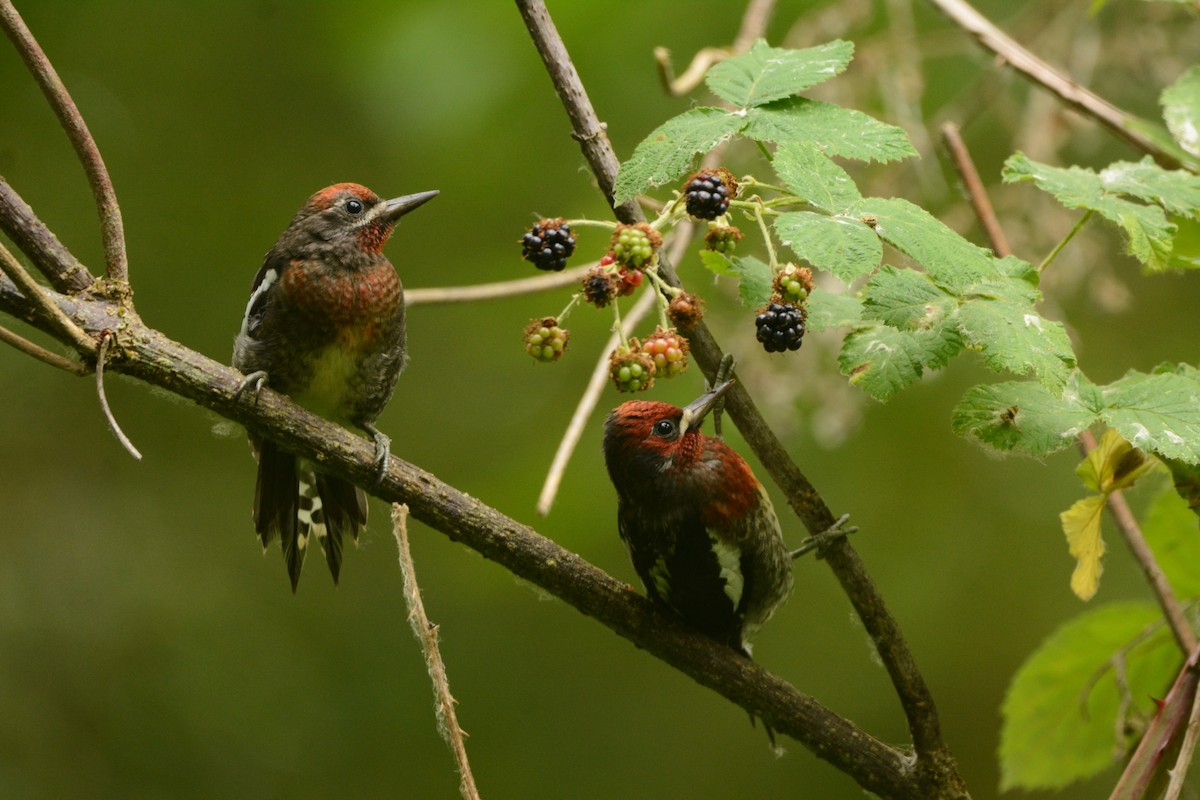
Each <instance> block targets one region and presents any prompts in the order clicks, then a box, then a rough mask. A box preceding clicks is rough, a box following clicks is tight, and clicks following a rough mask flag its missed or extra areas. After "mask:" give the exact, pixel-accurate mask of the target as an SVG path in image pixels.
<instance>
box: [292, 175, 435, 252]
mask: <svg viewBox="0 0 1200 800" xmlns="http://www.w3.org/2000/svg"><path fill="white" fill-rule="evenodd" d="M437 194H438V193H437V192H436V191H432V192H418V193H417V194H410V195H405V196H404V197H397V198H394V199H392V200H382V199H380V197H379V195H377V194H375V193H374V192H372V191H371V190H370V189H368V188H367V187H365V186H361V185H359V184H357V183H335V184H334V185H333V186H327V187H325V188H324V189H322V190H321V191H319V192H317V193H316V194H314V195H313V196H312V197H310V198H308V202H307V203H305V204H304V208H302V209H300V211H299V213H297V214H296V218H295V219H293V220H292V224H291V225H290V226H289V232H295V233H296V234H298V235H300V236H301V237H303V238H305V239H308V240H309V241H317V242H327V243H329V244H330V245H332V246H333V247H334V248H353V249H354V250H357V251H360V252H362V253H365V254H368V255H371V256H378V255H379V254H380V253H381V252H382V251H383V246H384V244H386V243H387V240H388V238H389V237H390V236H391V235H392V231H393V230H394V229H395V227H396V221H397V220H399V219H400V217H402V216H404V215H405V214H407V213H408V212H409V211H412V210H413V209H414V208H417V207H418V206H420V205H423V204H425V203H427V202H429V201H430V200H432V199H433V198H434V197H436V196H437Z"/></svg>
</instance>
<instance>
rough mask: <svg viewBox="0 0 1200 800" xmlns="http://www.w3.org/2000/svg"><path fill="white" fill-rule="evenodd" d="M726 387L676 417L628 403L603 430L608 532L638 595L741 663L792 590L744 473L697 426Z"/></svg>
mask: <svg viewBox="0 0 1200 800" xmlns="http://www.w3.org/2000/svg"><path fill="white" fill-rule="evenodd" d="M732 385H733V382H732V381H727V382H725V383H722V384H721V385H719V386H717V387H716V388H715V389H713V390H711V391H709V392H706V393H705V394H703V395H701V396H700V397H699V398H698V399H696V400H695V401H694V402H692V403H691V404H689V405H688V406H686V407H685V408H679V407H677V406H673V405H670V404H668V403H656V402H647V401H637V400H635V401H632V402H628V403H623V404H622V405H620V406H618V407H617V408H616V410H614V411H613V412H612V413H611V414H610V415H609V417H608V420H607V422H606V423H605V425H604V460H605V463H606V464H607V466H608V474H609V477H610V478H611V479H612V482H613V486H615V487H616V490H617V497H618V506H617V523H618V526H619V529H620V533H621V538H622V539H623V540H624V542H625V546H626V547H627V548H628V550H629V556H630V558H631V559H632V560H633V567H634V569H635V570H636V571H637V574H638V576H639V577H640V578H641V579H642V583H643V584H645V586H646V593H647V594H648V595H649V596H650V598H651V599H652V600H654V601H656V602H659V603H662V604H664V605H665V606H667V607H668V608H669V609H671V610H672V611H674V612H675V613H676V614H677V615H679V616H680V617H682V618H683V619H684V620H685V621H686V622H687V623H689V624H690V625H691V626H692V627H694V628H696V629H698V630H700V631H702V632H704V633H706V634H707V635H708V636H710V637H712V638H713V639H716V640H717V641H719V642H722V643H724V644H726V645H728V646H729V647H732V648H733V649H734V650H736V651H738V652H739V653H742V654H743V655H746V656H749V655H750V646H749V644H748V643H747V641H746V640H747V637H749V636H750V635H752V634H753V633H754V632H755V631H756V630H758V628H759V627H760V626H761V625H762V624H763V623H764V622H766V621H767V620H768V619H769V618H770V617H771V615H772V614H773V613H774V612H775V609H777V608H778V607H779V606H780V605H781V604H782V603H783V601H784V600H786V599H787V596H788V594H789V593H790V592H791V589H792V553H790V552H789V551H788V549H787V547H786V546H785V545H784V542H783V535H782V534H781V533H780V530H779V519H778V518H777V517H776V516H775V509H774V508H773V507H772V506H771V500H770V498H769V497H767V493H766V490H765V489H764V488H763V486H762V484H760V483H759V482H758V479H757V478H755V477H754V473H753V472H751V471H750V466H749V465H748V464H747V463H746V462H745V460H744V459H742V457H741V456H739V455H738V454H737V453H736V452H734V450H733V449H732V448H731V447H729V445H727V444H725V442H723V441H721V440H720V439H717V438H714V437H711V436H705V435H704V434H702V433H701V432H700V423H701V422H702V421H703V420H704V417H705V415H706V414H707V413H708V412H709V411H710V410H711V409H712V407H713V406H714V404H715V403H716V402H717V401H718V400H719V399H720V397H721V396H722V395H723V394H724V393H725V392H726V391H727V390H728V389H729V387H730V386H732Z"/></svg>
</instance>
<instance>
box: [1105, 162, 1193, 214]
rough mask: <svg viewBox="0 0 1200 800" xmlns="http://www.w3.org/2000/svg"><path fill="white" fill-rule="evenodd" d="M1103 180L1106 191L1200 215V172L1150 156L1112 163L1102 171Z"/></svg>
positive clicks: (1174, 211)
mask: <svg viewBox="0 0 1200 800" xmlns="http://www.w3.org/2000/svg"><path fill="white" fill-rule="evenodd" d="M1100 184H1101V185H1102V186H1103V187H1104V189H1105V190H1106V191H1109V192H1117V193H1118V194H1125V195H1129V196H1130V197H1136V198H1138V199H1139V200H1143V201H1145V202H1147V203H1155V204H1156V205H1159V206H1162V208H1163V209H1164V210H1166V211H1168V212H1169V213H1171V214H1179V215H1180V216H1184V217H1192V218H1195V217H1196V216H1197V215H1200V175H1193V174H1192V173H1190V172H1187V171H1185V170H1181V169H1163V168H1162V167H1160V166H1159V165H1158V164H1155V163H1154V159H1152V158H1151V157H1150V156H1146V157H1145V158H1143V159H1142V160H1141V161H1117V162H1114V163H1112V164H1109V165H1108V166H1107V167H1105V168H1104V169H1102V170H1101V171H1100Z"/></svg>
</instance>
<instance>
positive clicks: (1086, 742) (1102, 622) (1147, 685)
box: [1000, 603, 1181, 791]
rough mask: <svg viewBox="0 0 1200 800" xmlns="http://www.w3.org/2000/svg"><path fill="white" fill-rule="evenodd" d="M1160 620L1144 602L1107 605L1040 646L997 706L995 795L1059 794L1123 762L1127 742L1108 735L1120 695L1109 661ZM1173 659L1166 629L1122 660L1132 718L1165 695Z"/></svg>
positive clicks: (1174, 652)
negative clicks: (1018, 791) (1043, 791)
mask: <svg viewBox="0 0 1200 800" xmlns="http://www.w3.org/2000/svg"><path fill="white" fill-rule="evenodd" d="M1160 620H1161V615H1160V614H1159V611H1158V609H1157V608H1156V607H1155V606H1154V605H1153V604H1151V603H1113V604H1109V605H1105V606H1100V607H1098V608H1095V609H1092V610H1091V611H1088V612H1086V613H1084V614H1081V615H1079V616H1078V617H1076V618H1075V619H1073V620H1071V621H1070V622H1068V623H1066V624H1065V625H1063V626H1062V627H1060V628H1059V629H1058V630H1057V631H1056V632H1055V633H1054V634H1053V635H1052V636H1051V637H1050V638H1049V639H1047V640H1046V641H1045V642H1044V643H1042V645H1041V646H1040V647H1039V648H1038V649H1037V650H1036V651H1035V652H1034V653H1033V655H1031V656H1030V657H1029V659H1028V660H1027V661H1026V662H1025V663H1024V664H1023V665H1022V666H1021V668H1020V670H1018V671H1017V674H1016V675H1015V676H1014V677H1013V681H1012V684H1011V685H1010V686H1009V689H1008V694H1007V696H1006V697H1005V698H1004V704H1003V706H1002V707H1001V714H1002V716H1003V725H1002V727H1001V731H1000V771H1001V778H1000V788H1001V791H1008V790H1010V789H1015V788H1022V789H1059V788H1062V787H1063V786H1066V785H1067V784H1069V783H1072V782H1073V781H1077V780H1080V779H1083V778H1086V777H1089V776H1092V775H1095V774H1096V773H1098V772H1100V771H1101V770H1103V769H1105V768H1107V767H1108V766H1110V765H1112V764H1113V763H1115V762H1116V761H1117V760H1118V759H1119V758H1121V757H1122V755H1123V753H1124V752H1125V751H1126V750H1127V749H1128V747H1129V745H1130V741H1131V736H1130V735H1129V734H1125V735H1121V736H1120V737H1118V736H1117V735H1116V734H1115V733H1114V731H1116V730H1117V713H1118V708H1119V706H1120V704H1121V701H1122V693H1121V690H1120V689H1119V687H1118V685H1117V683H1116V680H1115V679H1114V672H1113V670H1112V669H1111V659H1112V658H1113V655H1114V654H1115V653H1117V652H1118V651H1120V650H1121V649H1122V648H1125V647H1127V646H1128V645H1130V643H1132V642H1133V640H1135V639H1136V638H1137V637H1138V636H1139V635H1140V634H1141V633H1142V632H1143V631H1144V630H1146V628H1147V627H1148V626H1150V625H1152V624H1154V623H1155V622H1156V621H1160ZM1180 661H1181V657H1180V656H1179V653H1178V650H1177V649H1175V645H1174V641H1173V640H1172V639H1171V637H1170V634H1169V633H1168V632H1167V631H1166V629H1165V628H1164V629H1162V630H1160V631H1159V632H1157V633H1155V634H1153V635H1152V636H1151V637H1150V639H1148V640H1147V641H1146V642H1144V643H1143V644H1141V645H1139V646H1138V647H1136V648H1133V649H1132V650H1130V651H1129V652H1128V653H1126V654H1125V666H1126V670H1125V682H1126V685H1127V687H1128V692H1127V695H1126V697H1127V698H1128V700H1129V701H1131V702H1132V704H1133V708H1132V709H1131V711H1132V712H1133V713H1134V714H1142V715H1149V714H1152V713H1153V711H1154V700H1153V698H1155V697H1162V696H1163V694H1164V693H1165V692H1166V691H1167V689H1168V687H1169V686H1170V685H1171V680H1172V678H1173V677H1174V675H1175V672H1176V671H1177V670H1178V668H1179V664H1180ZM1106 666H1107V667H1109V668H1107V669H1106Z"/></svg>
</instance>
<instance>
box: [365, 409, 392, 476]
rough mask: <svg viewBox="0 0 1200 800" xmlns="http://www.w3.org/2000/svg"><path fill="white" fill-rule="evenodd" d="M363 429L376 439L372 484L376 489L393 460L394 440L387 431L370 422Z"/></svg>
mask: <svg viewBox="0 0 1200 800" xmlns="http://www.w3.org/2000/svg"><path fill="white" fill-rule="evenodd" d="M362 429H363V430H364V431H366V432H367V433H369V434H371V438H372V439H374V440H375V482H374V483H372V484H371V488H372V489H374V488H375V487H377V486H379V484H381V483H383V476H385V475H387V471H388V462H389V461H391V453H392V440H391V439H390V438H389V437H388V435H387V434H386V433H384V432H383V431H381V430H379V429H378V428H376V427H375V426H374V425H371V424H369V423H368V424H366V425H363V426H362Z"/></svg>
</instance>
